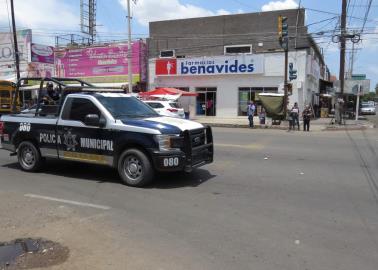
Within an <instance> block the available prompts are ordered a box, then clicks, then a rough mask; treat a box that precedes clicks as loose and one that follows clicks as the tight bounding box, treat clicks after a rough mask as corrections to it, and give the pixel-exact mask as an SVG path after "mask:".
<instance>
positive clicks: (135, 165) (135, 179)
mask: <svg viewBox="0 0 378 270" xmlns="http://www.w3.org/2000/svg"><path fill="white" fill-rule="evenodd" d="M118 174H119V176H120V177H121V179H122V181H123V183H124V184H126V185H128V186H132V187H143V186H145V185H147V184H148V183H150V182H151V181H152V179H153V178H154V175H155V171H154V168H153V167H152V164H151V161H150V160H149V158H148V157H147V156H146V154H144V153H143V152H142V151H140V150H138V149H134V148H132V149H127V150H125V151H124V152H123V153H122V154H121V156H120V157H119V160H118Z"/></svg>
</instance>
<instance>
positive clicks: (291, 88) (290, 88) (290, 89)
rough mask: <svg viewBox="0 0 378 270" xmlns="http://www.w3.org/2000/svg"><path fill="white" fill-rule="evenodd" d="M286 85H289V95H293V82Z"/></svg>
mask: <svg viewBox="0 0 378 270" xmlns="http://www.w3.org/2000/svg"><path fill="white" fill-rule="evenodd" d="M286 87H287V95H288V96H291V95H292V94H293V84H291V83H288V84H287V86H286Z"/></svg>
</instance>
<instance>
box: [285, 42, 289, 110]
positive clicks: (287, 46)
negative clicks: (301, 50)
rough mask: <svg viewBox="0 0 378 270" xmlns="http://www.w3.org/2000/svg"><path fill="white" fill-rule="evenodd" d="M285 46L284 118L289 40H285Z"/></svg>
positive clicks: (286, 99)
mask: <svg viewBox="0 0 378 270" xmlns="http://www.w3.org/2000/svg"><path fill="white" fill-rule="evenodd" d="M286 42H287V45H286V49H285V80H284V115H285V117H286V112H287V101H288V98H287V68H288V67H287V66H288V62H289V59H288V58H289V39H287V40H286Z"/></svg>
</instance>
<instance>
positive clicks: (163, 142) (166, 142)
mask: <svg viewBox="0 0 378 270" xmlns="http://www.w3.org/2000/svg"><path fill="white" fill-rule="evenodd" d="M179 139H180V137H179V135H155V140H156V142H157V143H158V145H159V150H160V151H172V150H180V143H179Z"/></svg>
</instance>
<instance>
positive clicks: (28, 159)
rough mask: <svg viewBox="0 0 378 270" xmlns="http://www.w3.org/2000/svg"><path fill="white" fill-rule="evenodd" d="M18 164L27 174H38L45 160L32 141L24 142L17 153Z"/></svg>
mask: <svg viewBox="0 0 378 270" xmlns="http://www.w3.org/2000/svg"><path fill="white" fill-rule="evenodd" d="M17 158H18V163H19V164H20V166H21V168H22V170H24V171H27V172H36V171H38V170H39V169H41V167H42V164H43V159H42V157H41V153H40V152H39V150H38V148H37V146H35V145H34V144H33V143H32V142H30V141H25V142H22V143H21V144H20V145H19V147H18V151H17Z"/></svg>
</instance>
